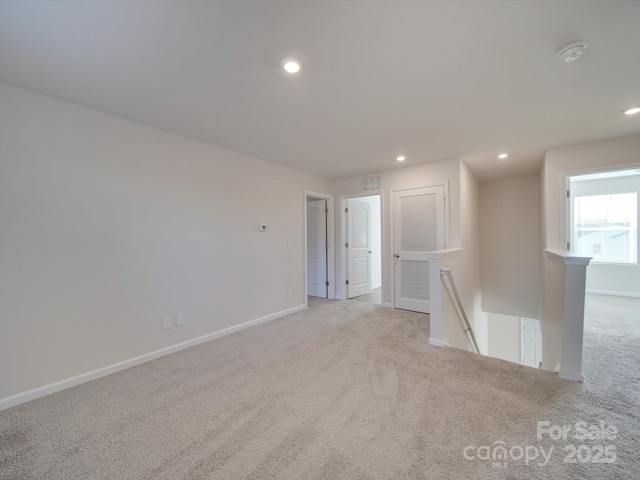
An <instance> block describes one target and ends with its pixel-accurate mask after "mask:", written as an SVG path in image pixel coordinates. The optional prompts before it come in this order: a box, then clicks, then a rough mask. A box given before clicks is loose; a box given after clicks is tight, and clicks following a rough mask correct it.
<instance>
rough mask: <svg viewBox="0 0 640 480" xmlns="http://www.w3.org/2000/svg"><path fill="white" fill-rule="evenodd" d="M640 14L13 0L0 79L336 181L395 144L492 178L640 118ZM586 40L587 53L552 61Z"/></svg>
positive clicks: (564, 6)
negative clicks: (290, 67) (292, 68)
mask: <svg viewBox="0 0 640 480" xmlns="http://www.w3.org/2000/svg"><path fill="white" fill-rule="evenodd" d="M639 25H640V2H638V1H614V0H598V1H578V2H574V1H557V2H553V1H526V2H520V1H510V2H506V1H476V2H471V1H469V2H467V1H463V2H458V1H444V2H438V1H423V2H402V1H392V2H371V1H366V2H358V1H349V2H346V1H344V2H322V1H315V2H303V1H298V2H271V1H263V0H260V1H243V2H240V1H236V2H191V1H175V2H75V1H72V2H56V1H46V2H41V3H40V2H35V3H34V2H27V1H17V2H16V1H6V0H5V1H3V2H0V81H2V82H6V83H9V84H12V85H16V86H19V87H22V88H26V89H29V90H33V91H35V92H39V93H43V94H46V95H50V96H53V97H57V98H61V99H64V100H68V101H70V102H74V103H77V104H80V105H85V106H87V107H91V108H94V109H97V110H101V111H104V112H108V113H111V114H114V115H118V116H120V117H124V118H128V119H131V120H135V121H138V122H141V123H144V124H147V125H151V126H154V127H158V128H162V129H165V130H168V131H171V132H175V133H178V134H181V135H185V136H188V137H191V138H195V139H199V140H202V141H205V142H209V143H212V144H215V145H218V146H221V147H226V148H229V149H232V150H236V151H239V152H243V153H246V154H249V155H253V156H256V157H260V158H264V159H266V160H270V161H273V162H276V163H280V164H284V165H288V166H291V167H294V168H297V169H300V170H305V171H309V172H313V173H317V174H320V175H324V176H327V177H329V178H342V177H348V176H352V175H358V174H367V173H373V172H378V171H381V170H387V169H391V168H396V167H398V166H400V164H398V163H396V162H395V160H394V158H395V156H396V155H398V154H400V153H402V154H404V155H406V156H407V161H406V162H404V164H402V166H405V165H414V164H417V163H424V162H430V161H435V160H441V159H445V158H451V157H462V158H464V159H465V160H466V161H467V163H468V164H469V165H470V167H471V168H472V169H473V170H474V171H475V172H476V174H477V175H478V177H479V178H480V179H481V180H490V179H498V178H505V177H514V176H520V175H527V174H536V173H537V172H538V171H539V167H540V162H541V159H542V157H543V154H544V151H545V150H546V149H548V148H550V147H554V146H561V145H570V144H576V143H582V142H586V141H591V140H599V139H604V138H611V137H616V136H623V135H630V134H635V133H640V115H639V116H637V117H628V116H625V115H622V114H621V113H620V111H621V110H622V109H623V108H625V107H627V106H630V105H634V104H640V61H639V55H638V54H639V48H640V27H639ZM578 40H583V41H586V42H587V43H588V44H589V47H588V49H587V51H586V52H585V54H584V55H583V56H582V58H581V59H580V60H578V61H576V62H573V63H571V64H563V63H561V62H560V61H559V60H557V59H556V58H555V54H556V52H557V51H558V49H560V47H563V46H565V45H566V44H569V43H572V42H575V41H578ZM285 57H297V58H299V59H300V60H301V61H302V62H303V64H304V70H303V71H302V72H301V73H300V74H299V75H298V76H295V77H294V76H290V75H288V74H286V73H285V72H284V71H283V70H282V68H281V61H282V59H284V58H285ZM0 107H1V106H0ZM503 151H506V152H509V153H510V158H509V159H507V160H498V159H497V158H496V156H497V154H498V153H501V152H503Z"/></svg>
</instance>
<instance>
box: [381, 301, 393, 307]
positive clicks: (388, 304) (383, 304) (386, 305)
mask: <svg viewBox="0 0 640 480" xmlns="http://www.w3.org/2000/svg"><path fill="white" fill-rule="evenodd" d="M380 305H382V306H383V307H384V308H393V305H391V304H390V303H388V302H387V303H381V304H380Z"/></svg>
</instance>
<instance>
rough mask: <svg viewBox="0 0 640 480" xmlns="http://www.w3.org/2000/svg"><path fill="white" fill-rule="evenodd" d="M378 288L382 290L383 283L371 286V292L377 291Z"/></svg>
mask: <svg viewBox="0 0 640 480" xmlns="http://www.w3.org/2000/svg"><path fill="white" fill-rule="evenodd" d="M376 288H382V282H380V283H376V284H375V285H371V290H375V289H376Z"/></svg>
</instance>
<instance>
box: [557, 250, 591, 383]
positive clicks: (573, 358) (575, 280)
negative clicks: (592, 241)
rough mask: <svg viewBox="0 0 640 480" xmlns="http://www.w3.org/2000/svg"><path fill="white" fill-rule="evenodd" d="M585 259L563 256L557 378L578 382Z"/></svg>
mask: <svg viewBox="0 0 640 480" xmlns="http://www.w3.org/2000/svg"><path fill="white" fill-rule="evenodd" d="M590 260H591V258H589V257H564V264H565V266H566V277H565V288H564V292H565V293H564V323H563V326H562V357H561V360H560V371H559V372H558V375H560V377H562V378H566V379H567V380H577V381H579V382H582V381H583V380H584V377H583V376H582V341H583V336H584V301H585V298H584V297H585V283H586V278H587V265H589V261H590Z"/></svg>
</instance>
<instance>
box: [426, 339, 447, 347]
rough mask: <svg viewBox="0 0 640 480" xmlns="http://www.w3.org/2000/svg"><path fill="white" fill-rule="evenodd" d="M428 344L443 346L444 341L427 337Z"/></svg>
mask: <svg viewBox="0 0 640 480" xmlns="http://www.w3.org/2000/svg"><path fill="white" fill-rule="evenodd" d="M429 345H431V346H432V347H439V348H442V347H444V342H443V341H442V340H438V339H437V338H429Z"/></svg>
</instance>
